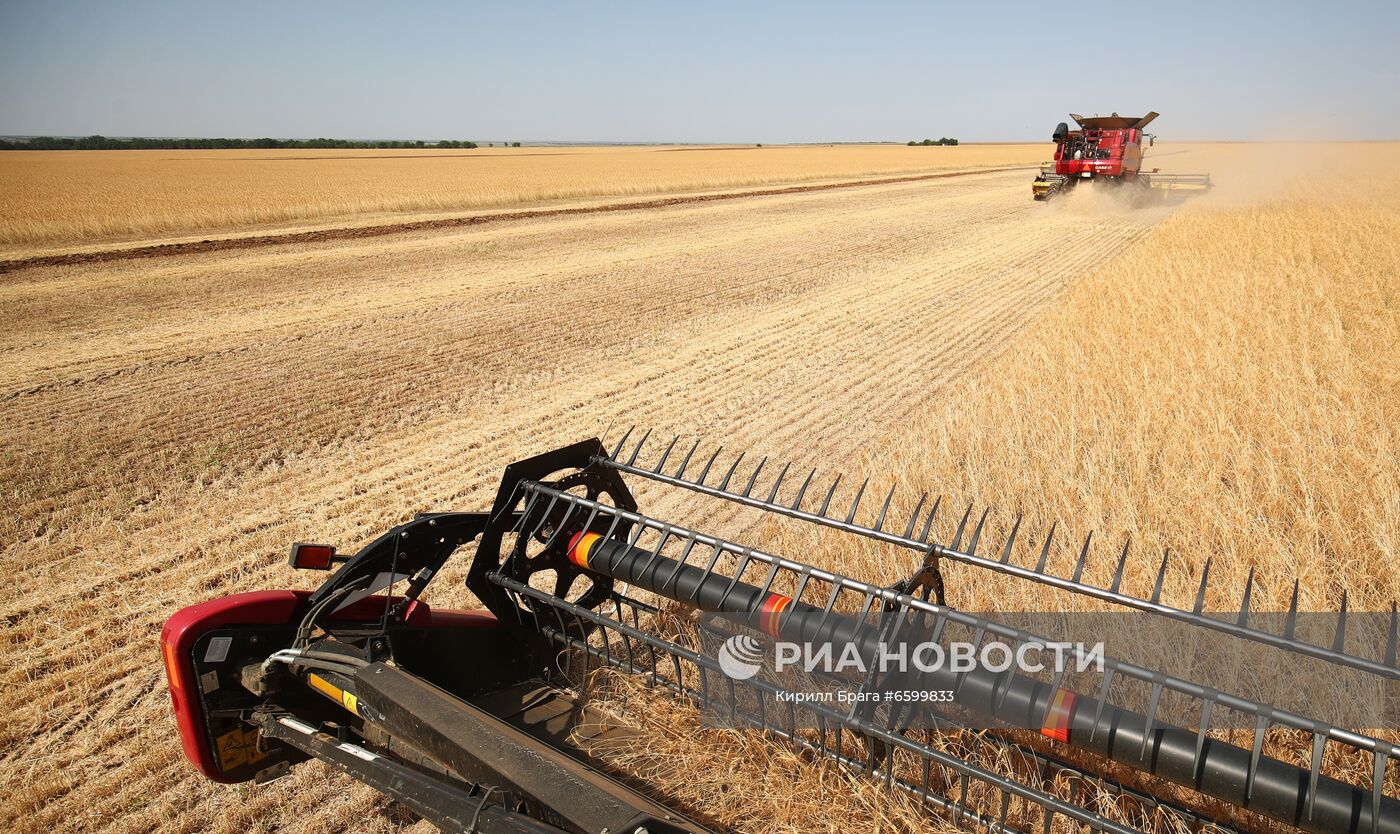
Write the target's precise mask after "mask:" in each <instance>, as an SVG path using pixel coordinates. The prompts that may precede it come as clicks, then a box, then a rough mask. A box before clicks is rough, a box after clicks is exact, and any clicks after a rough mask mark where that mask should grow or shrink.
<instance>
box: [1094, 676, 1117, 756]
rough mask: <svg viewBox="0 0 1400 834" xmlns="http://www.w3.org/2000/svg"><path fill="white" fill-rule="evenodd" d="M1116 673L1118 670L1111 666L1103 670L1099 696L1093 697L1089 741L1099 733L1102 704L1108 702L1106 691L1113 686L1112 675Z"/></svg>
mask: <svg viewBox="0 0 1400 834" xmlns="http://www.w3.org/2000/svg"><path fill="white" fill-rule="evenodd" d="M1116 674H1118V670H1117V669H1114V668H1112V667H1109V669H1108V671H1106V672H1104V676H1103V683H1101V684H1100V685H1099V697H1098V698H1096V699H1094V700H1095V706H1094V729H1092V730H1090V731H1089V741H1093V740H1094V737H1095V736H1097V735H1098V734H1099V719H1100V718H1102V717H1103V708H1104V705H1105V704H1107V703H1108V691H1109V690H1110V689H1112V688H1113V676H1114V675H1116Z"/></svg>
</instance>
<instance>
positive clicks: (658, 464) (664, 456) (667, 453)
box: [651, 434, 681, 475]
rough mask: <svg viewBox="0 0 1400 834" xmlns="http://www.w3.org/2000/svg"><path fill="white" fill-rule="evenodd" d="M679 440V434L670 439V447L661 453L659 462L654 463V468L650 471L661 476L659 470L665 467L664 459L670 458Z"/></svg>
mask: <svg viewBox="0 0 1400 834" xmlns="http://www.w3.org/2000/svg"><path fill="white" fill-rule="evenodd" d="M680 439H681V436H680V435H679V434H678V435H676V436H675V437H673V438H671V445H669V446H667V447H666V451H664V452H662V453H661V460H659V461H657V462H656V467H655V468H653V469H652V470H651V471H653V472H655V473H656V474H658V475H660V474H661V470H662V469H663V468H665V466H666V459H667V458H669V457H670V456H671V450H672V449H674V448H676V443H678V442H679V441H680Z"/></svg>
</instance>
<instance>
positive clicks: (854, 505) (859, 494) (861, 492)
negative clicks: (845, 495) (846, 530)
mask: <svg viewBox="0 0 1400 834" xmlns="http://www.w3.org/2000/svg"><path fill="white" fill-rule="evenodd" d="M869 483H870V479H869V478H866V479H865V480H863V481H861V482H860V489H858V490H856V500H854V501H852V502H851V511H850V512H848V513H846V523H847V524H850V523H851V522H853V521H855V520H856V510H858V509H860V499H862V498H864V497H865V487H866V486H867V485H868V484H869Z"/></svg>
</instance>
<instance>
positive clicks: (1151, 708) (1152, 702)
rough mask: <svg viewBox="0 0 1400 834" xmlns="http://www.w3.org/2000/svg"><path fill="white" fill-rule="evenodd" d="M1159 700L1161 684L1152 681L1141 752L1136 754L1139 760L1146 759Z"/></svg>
mask: <svg viewBox="0 0 1400 834" xmlns="http://www.w3.org/2000/svg"><path fill="white" fill-rule="evenodd" d="M1154 677H1155V676H1154ZM1161 699H1162V682H1161V681H1158V680H1154V681H1153V682H1152V697H1150V698H1149V699H1148V701H1147V721H1146V722H1145V723H1144V724H1143V727H1142V750H1141V751H1139V752H1138V758H1139V759H1144V760H1145V759H1146V758H1147V748H1148V747H1150V746H1152V725H1153V724H1154V723H1155V722H1156V720H1157V704H1158V702H1159V701H1161Z"/></svg>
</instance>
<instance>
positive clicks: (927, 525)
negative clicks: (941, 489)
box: [919, 495, 943, 544]
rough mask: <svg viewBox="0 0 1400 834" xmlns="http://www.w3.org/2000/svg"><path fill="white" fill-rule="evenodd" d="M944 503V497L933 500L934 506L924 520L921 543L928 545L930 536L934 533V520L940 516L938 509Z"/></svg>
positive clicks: (920, 534)
mask: <svg viewBox="0 0 1400 834" xmlns="http://www.w3.org/2000/svg"><path fill="white" fill-rule="evenodd" d="M942 503H943V496H941V495H940V496H938V497H937V498H934V499H933V506H932V507H930V508H929V511H928V518H927V519H925V520H924V529H923V530H921V531H919V541H920V542H922V543H923V544H928V534H929V533H932V532H933V520H934V518H936V517H937V516H938V508H939V506H940V505H942Z"/></svg>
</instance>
